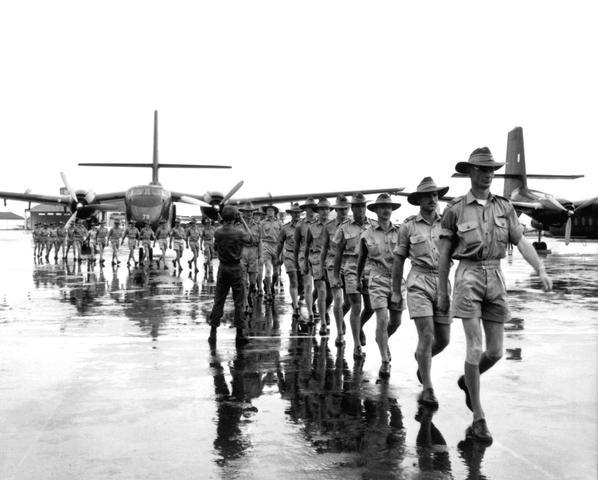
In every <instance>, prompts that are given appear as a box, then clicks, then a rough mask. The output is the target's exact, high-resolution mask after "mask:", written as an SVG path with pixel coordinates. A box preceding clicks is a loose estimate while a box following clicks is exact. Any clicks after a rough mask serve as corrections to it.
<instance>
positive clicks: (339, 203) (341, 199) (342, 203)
mask: <svg viewBox="0 0 598 480" xmlns="http://www.w3.org/2000/svg"><path fill="white" fill-rule="evenodd" d="M332 208H349V201H348V200H347V197H345V196H344V195H343V194H342V193H341V194H340V195H337V197H336V203H335V204H334V205H332Z"/></svg>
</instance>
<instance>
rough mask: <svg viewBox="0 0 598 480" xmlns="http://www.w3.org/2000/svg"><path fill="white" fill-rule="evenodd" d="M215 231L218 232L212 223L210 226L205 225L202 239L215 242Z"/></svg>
mask: <svg viewBox="0 0 598 480" xmlns="http://www.w3.org/2000/svg"><path fill="white" fill-rule="evenodd" d="M215 232H216V230H215V229H214V227H212V226H211V225H210V226H209V227H204V229H203V232H201V239H202V241H203V242H204V243H206V242H213V241H214V234H215Z"/></svg>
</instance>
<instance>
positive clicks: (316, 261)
mask: <svg viewBox="0 0 598 480" xmlns="http://www.w3.org/2000/svg"><path fill="white" fill-rule="evenodd" d="M308 263H309V272H310V273H311V274H312V276H313V277H314V280H326V277H325V276H324V275H325V274H324V271H325V270H324V268H322V264H321V263H320V254H319V253H314V254H310V255H309V261H308Z"/></svg>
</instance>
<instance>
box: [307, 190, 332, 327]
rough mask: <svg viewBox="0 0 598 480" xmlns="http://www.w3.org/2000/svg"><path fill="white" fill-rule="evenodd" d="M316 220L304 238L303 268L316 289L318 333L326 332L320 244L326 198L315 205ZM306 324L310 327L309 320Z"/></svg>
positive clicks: (325, 291)
mask: <svg viewBox="0 0 598 480" xmlns="http://www.w3.org/2000/svg"><path fill="white" fill-rule="evenodd" d="M316 211H317V213H318V221H317V222H313V223H311V224H310V225H309V227H308V229H307V235H306V239H305V262H306V266H305V269H306V270H307V271H309V272H310V274H311V276H312V277H313V279H314V283H315V287H316V289H317V291H318V300H317V307H318V312H319V313H320V320H321V325H320V335H326V334H327V333H328V323H329V317H328V312H327V310H328V307H327V305H326V297H327V296H328V290H329V288H330V287H329V286H328V285H327V282H326V267H325V264H324V263H321V258H320V257H321V253H322V244H323V239H324V236H325V230H326V224H327V223H328V215H329V214H330V202H329V201H328V200H327V199H326V198H320V199H319V200H318V204H317V206H316ZM308 326H309V327H311V326H312V325H310V322H308Z"/></svg>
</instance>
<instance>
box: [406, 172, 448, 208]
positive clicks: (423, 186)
mask: <svg viewBox="0 0 598 480" xmlns="http://www.w3.org/2000/svg"><path fill="white" fill-rule="evenodd" d="M448 190H449V187H439V186H437V185H436V183H435V182H434V180H433V179H432V177H424V179H423V180H422V181H421V182H419V185H418V186H417V189H416V191H415V192H411V193H410V194H409V195H407V201H408V202H409V203H410V204H411V205H419V197H420V196H421V195H423V194H426V193H433V192H438V198H442V197H444V196H445V195H446V192H448Z"/></svg>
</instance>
